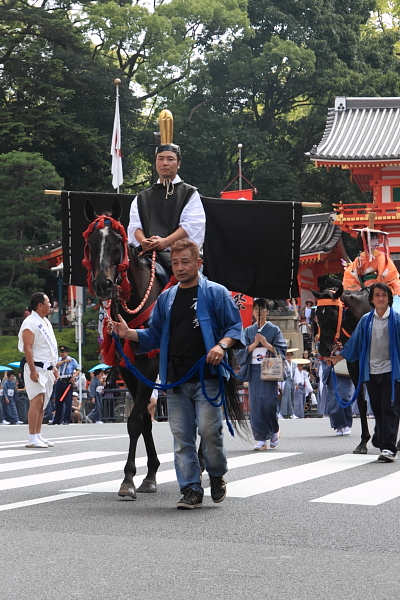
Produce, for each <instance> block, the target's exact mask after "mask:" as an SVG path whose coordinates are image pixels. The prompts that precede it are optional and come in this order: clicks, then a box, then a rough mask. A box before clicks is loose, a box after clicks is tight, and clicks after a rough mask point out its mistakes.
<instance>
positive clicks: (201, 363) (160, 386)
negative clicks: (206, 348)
mask: <svg viewBox="0 0 400 600" xmlns="http://www.w3.org/2000/svg"><path fill="white" fill-rule="evenodd" d="M112 336H113V338H114V340H115V345H116V346H117V349H118V352H119V353H120V354H121V357H122V358H123V359H124V361H125V365H126V368H127V369H128V371H130V372H131V373H132V375H134V376H135V377H136V379H138V380H139V381H141V382H142V383H144V384H145V385H147V386H149V387H151V388H154V389H156V390H170V389H172V388H175V387H178V386H179V385H181V384H182V383H185V382H186V381H188V380H189V379H191V378H192V377H193V375H194V374H195V373H196V371H199V375H200V384H201V391H202V392H203V395H204V397H205V399H206V400H207V401H208V402H209V403H210V404H211V406H214V407H215V408H219V407H220V406H223V407H224V415H225V420H226V424H227V426H228V429H229V433H230V434H231V435H232V436H233V437H234V436H235V432H234V430H233V427H232V424H231V422H230V421H229V417H228V410H227V408H226V398H225V383H224V378H223V376H222V373H221V369H220V368H219V367H220V365H217V370H218V381H219V388H218V393H217V395H216V396H214V398H210V397H209V396H208V395H207V392H206V385H205V379H204V368H205V364H206V358H207V356H202V357H201V358H199V360H198V361H197V363H196V364H195V365H193V367H192V368H191V369H190V371H188V372H187V373H186V375H184V376H183V377H182V379H180V380H179V381H177V382H175V383H156V382H154V381H151V380H150V379H147V377H145V376H144V375H143V374H142V373H141V372H140V371H138V369H137V368H136V367H135V366H134V365H133V364H132V363H131V362H130V360H129V358H128V357H127V356H126V354H125V353H124V351H123V349H122V346H121V344H120V343H119V339H118V337H117V335H116V334H115V333H113V334H112ZM221 365H222V366H223V367H224V368H225V369H226V370H227V371H229V373H231V375H233V376H234V377H237V375H236V373H235V371H234V370H233V369H232V368H231V367H230V366H229V365H228V364H227V363H225V362H222V363H221ZM219 397H221V400H220V401H219V402H217V401H218V398H219Z"/></svg>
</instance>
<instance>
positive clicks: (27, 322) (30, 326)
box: [18, 317, 37, 352]
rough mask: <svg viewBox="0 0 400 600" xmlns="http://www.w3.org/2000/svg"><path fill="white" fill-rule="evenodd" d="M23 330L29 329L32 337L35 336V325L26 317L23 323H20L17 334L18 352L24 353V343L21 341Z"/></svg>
mask: <svg viewBox="0 0 400 600" xmlns="http://www.w3.org/2000/svg"><path fill="white" fill-rule="evenodd" d="M25 329H29V331H32V333H33V334H34V335H36V332H37V326H36V325H35V323H33V322H32V320H31V319H30V318H29V317H27V318H26V319H24V321H22V325H21V328H20V330H19V332H18V350H19V351H20V352H24V342H23V339H22V332H23V331H25Z"/></svg>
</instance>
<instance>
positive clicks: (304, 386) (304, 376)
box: [293, 358, 313, 419]
mask: <svg viewBox="0 0 400 600" xmlns="http://www.w3.org/2000/svg"><path fill="white" fill-rule="evenodd" d="M293 362H295V363H297V368H296V372H295V374H294V418H295V419H304V406H305V403H306V398H307V396H308V394H311V392H312V391H313V389H312V386H311V383H310V379H309V375H308V372H307V371H305V370H304V365H309V364H310V361H309V360H308V358H295V359H294V360H293Z"/></svg>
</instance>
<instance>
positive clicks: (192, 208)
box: [179, 190, 206, 245]
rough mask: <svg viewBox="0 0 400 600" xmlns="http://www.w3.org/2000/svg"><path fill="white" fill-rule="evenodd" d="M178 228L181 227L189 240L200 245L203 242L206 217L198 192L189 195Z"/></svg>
mask: <svg viewBox="0 0 400 600" xmlns="http://www.w3.org/2000/svg"><path fill="white" fill-rule="evenodd" d="M179 226H180V227H182V228H183V229H184V230H185V231H186V233H187V235H188V238H189V239H190V240H192V242H195V243H196V244H197V245H200V244H202V243H203V242H204V234H205V231H206V215H205V212H204V208H203V203H202V201H201V199H200V196H199V192H198V191H197V190H196V191H195V192H193V194H192V195H191V197H190V199H189V201H188V203H187V204H186V206H185V207H184V209H183V210H182V212H181V218H180V222H179Z"/></svg>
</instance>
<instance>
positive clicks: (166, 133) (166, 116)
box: [158, 110, 174, 146]
mask: <svg viewBox="0 0 400 600" xmlns="http://www.w3.org/2000/svg"><path fill="white" fill-rule="evenodd" d="M158 122H159V124H160V135H161V145H162V146H163V145H164V144H172V141H173V139H174V117H173V116H172V113H171V111H170V110H162V111H161V112H160V117H159V119H158Z"/></svg>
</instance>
